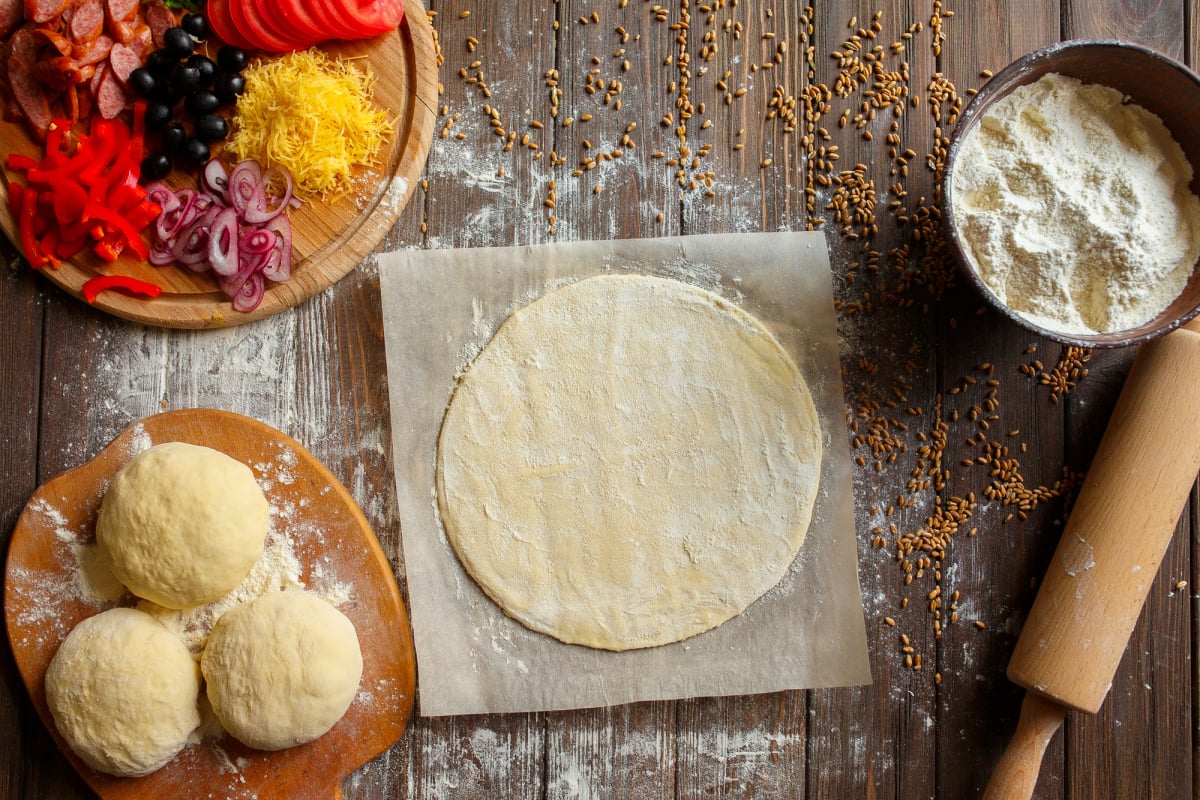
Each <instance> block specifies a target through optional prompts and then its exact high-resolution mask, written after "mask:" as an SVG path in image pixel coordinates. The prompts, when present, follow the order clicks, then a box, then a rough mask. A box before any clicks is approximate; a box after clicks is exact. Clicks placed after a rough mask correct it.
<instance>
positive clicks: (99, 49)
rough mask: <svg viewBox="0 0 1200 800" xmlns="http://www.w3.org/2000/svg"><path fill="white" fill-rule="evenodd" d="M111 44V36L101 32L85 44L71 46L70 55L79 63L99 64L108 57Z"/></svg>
mask: <svg viewBox="0 0 1200 800" xmlns="http://www.w3.org/2000/svg"><path fill="white" fill-rule="evenodd" d="M112 46H113V40H112V37H111V36H109V35H108V34H107V33H102V34H100V35H99V36H97V37H96V38H95V39H93V40H92V41H91V42H90V43H88V44H86V45H77V46H76V47H73V48H71V55H72V57H74V59H75V60H76V61H78V62H79V63H80V64H99V63H100V62H101V61H103V60H104V59H106V58H108V53H109V51H110V50H112Z"/></svg>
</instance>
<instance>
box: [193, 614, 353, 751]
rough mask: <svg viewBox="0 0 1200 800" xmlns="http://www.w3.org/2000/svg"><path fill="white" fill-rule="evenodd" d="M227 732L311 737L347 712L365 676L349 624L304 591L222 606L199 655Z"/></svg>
mask: <svg viewBox="0 0 1200 800" xmlns="http://www.w3.org/2000/svg"><path fill="white" fill-rule="evenodd" d="M200 666H201V669H202V670H203V672H204V680H205V681H206V682H207V687H206V691H207V693H208V699H209V702H210V703H212V707H213V711H214V712H215V713H216V715H217V719H219V720H220V721H221V724H222V725H223V726H224V727H225V730H227V731H229V733H230V734H231V735H232V736H233V737H234V738H236V739H237V740H238V741H240V742H241V743H242V744H245V745H248V746H250V747H256V748H258V749H260V750H282V749H283V748H285V747H292V746H294V745H298V744H304V743H305V742H310V741H312V740H313V739H316V738H317V737H318V736H321V735H322V734H324V733H325V732H326V731H328V730H329V729H330V728H332V727H333V726H334V724H335V723H336V722H337V721H338V720H339V719H341V718H342V716H343V715H344V714H345V713H346V709H348V708H349V707H350V703H351V702H352V701H353V700H354V695H355V694H357V693H358V682H359V679H360V678H361V677H362V667H363V662H362V652H361V651H360V649H359V645H358V635H357V634H356V633H355V630H354V623H352V622H350V620H349V619H347V618H346V616H345V615H344V614H342V612H340V611H338V610H337V609H336V608H334V607H333V606H332V605H330V604H329V603H327V602H325V601H324V600H322V599H321V598H319V597H317V596H316V595H314V594H310V593H308V592H301V591H295V592H274V593H271V594H266V595H263V596H262V597H260V598H258V599H257V600H254V601H253V602H250V603H247V604H245V605H241V606H237V607H236V608H233V609H230V610H229V611H226V612H225V613H224V614H223V615H222V616H221V618H220V619H219V620H217V624H216V626H214V627H213V632H212V635H211V636H210V637H209V639H208V644H207V645H206V646H205V648H204V653H203V654H202V655H201V659H200Z"/></svg>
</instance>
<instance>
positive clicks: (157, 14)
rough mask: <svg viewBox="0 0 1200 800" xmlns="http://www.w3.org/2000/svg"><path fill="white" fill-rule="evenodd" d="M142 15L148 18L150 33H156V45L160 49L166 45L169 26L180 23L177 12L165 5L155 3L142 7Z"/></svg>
mask: <svg viewBox="0 0 1200 800" xmlns="http://www.w3.org/2000/svg"><path fill="white" fill-rule="evenodd" d="M142 16H144V17H145V18H146V24H147V25H149V26H150V33H151V34H153V35H154V46H155V47H157V48H158V49H160V50H161V49H162V48H164V47H166V46H167V42H166V38H165V37H166V33H167V28H170V27H172V26H174V25H178V24H179V23H178V22H177V21H176V19H175V12H174V11H172V10H171V9H169V8H167V7H166V6H164V5H160V4H158V3H154V4H153V5H148V6H146V7H145V8H143V9H142Z"/></svg>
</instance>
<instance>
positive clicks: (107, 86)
mask: <svg viewBox="0 0 1200 800" xmlns="http://www.w3.org/2000/svg"><path fill="white" fill-rule="evenodd" d="M128 102H129V98H128V96H126V94H125V87H123V86H121V82H120V81H119V80H117V76H116V75H115V74H113V70H111V69H108V70H105V71H104V77H103V78H102V79H101V80H100V89H99V90H98V91H97V92H96V110H97V111H99V112H100V116H102V117H104V118H105V119H114V118H115V117H116V116H117V115H118V114H120V113H121V112H122V111H124V110H125V104H126V103H128Z"/></svg>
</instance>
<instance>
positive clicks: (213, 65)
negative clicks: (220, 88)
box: [187, 53, 217, 88]
mask: <svg viewBox="0 0 1200 800" xmlns="http://www.w3.org/2000/svg"><path fill="white" fill-rule="evenodd" d="M187 65H188V66H189V67H195V68H196V69H198V70H200V86H201V87H203V88H208V87H209V86H212V85H213V80H215V79H216V77H217V62H215V61H213V60H212V59H211V58H209V57H208V56H206V55H202V54H201V53H194V54H192V55H191V56H189V57H188V60H187Z"/></svg>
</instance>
